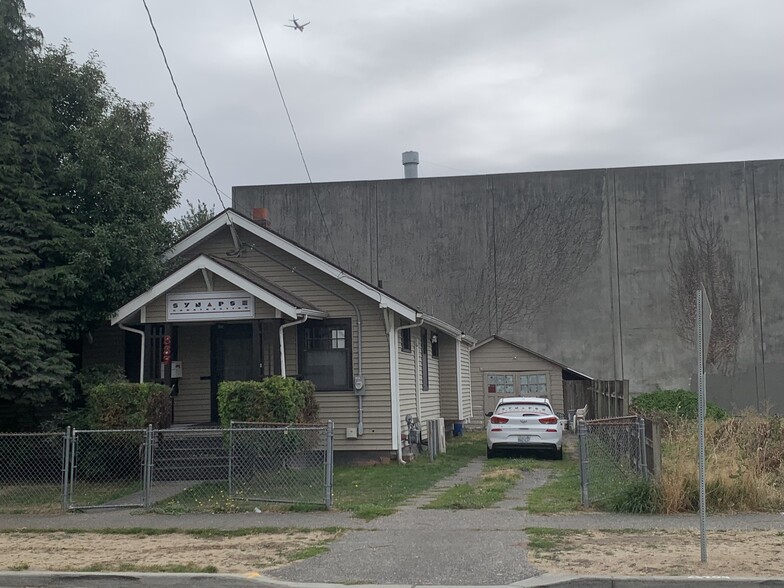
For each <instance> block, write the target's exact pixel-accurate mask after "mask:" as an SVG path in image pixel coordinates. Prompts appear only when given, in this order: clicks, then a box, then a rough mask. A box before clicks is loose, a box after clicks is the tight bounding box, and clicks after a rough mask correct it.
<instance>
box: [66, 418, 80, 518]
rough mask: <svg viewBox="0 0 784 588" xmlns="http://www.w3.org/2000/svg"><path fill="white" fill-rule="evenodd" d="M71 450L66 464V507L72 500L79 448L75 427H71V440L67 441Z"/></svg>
mask: <svg viewBox="0 0 784 588" xmlns="http://www.w3.org/2000/svg"><path fill="white" fill-rule="evenodd" d="M69 446H70V451H71V462H70V463H69V464H68V498H67V500H68V508H70V507H71V503H72V502H73V491H74V481H75V480H76V452H77V450H78V449H79V437H78V436H77V434H76V429H73V428H72V429H71V441H70V442H69Z"/></svg>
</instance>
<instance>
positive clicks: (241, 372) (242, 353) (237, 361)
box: [210, 324, 256, 423]
mask: <svg viewBox="0 0 784 588" xmlns="http://www.w3.org/2000/svg"><path fill="white" fill-rule="evenodd" d="M211 347H212V369H211V372H212V374H211V375H212V378H211V380H212V390H211V393H210V400H211V410H210V413H211V417H212V419H211V420H212V422H214V423H215V422H218V421H219V420H220V416H219V415H218V384H220V383H221V382H224V381H233V380H254V379H256V378H255V372H254V369H253V368H254V364H255V361H254V359H253V327H252V326H251V325H248V324H222V325H213V326H212V336H211Z"/></svg>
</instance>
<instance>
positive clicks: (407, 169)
mask: <svg viewBox="0 0 784 588" xmlns="http://www.w3.org/2000/svg"><path fill="white" fill-rule="evenodd" d="M418 168H419V152H418V151H403V171H404V174H405V175H404V176H403V177H405V178H417V177H419V172H418Z"/></svg>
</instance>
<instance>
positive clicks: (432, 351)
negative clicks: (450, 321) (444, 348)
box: [430, 333, 438, 359]
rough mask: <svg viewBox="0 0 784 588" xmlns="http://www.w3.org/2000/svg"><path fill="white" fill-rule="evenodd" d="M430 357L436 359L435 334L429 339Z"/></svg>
mask: <svg viewBox="0 0 784 588" xmlns="http://www.w3.org/2000/svg"><path fill="white" fill-rule="evenodd" d="M430 355H432V356H433V358H434V359H438V335H436V334H435V333H433V336H432V337H431V338H430Z"/></svg>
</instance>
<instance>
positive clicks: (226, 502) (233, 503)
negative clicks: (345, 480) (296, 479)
mask: <svg viewBox="0 0 784 588" xmlns="http://www.w3.org/2000/svg"><path fill="white" fill-rule="evenodd" d="M272 490H273V489H270V491H272ZM290 491H291V488H288V492H290ZM283 492H284V490H282V489H281V490H280V491H279V492H272V495H274V496H283V495H284V494H283ZM309 494H313V493H312V492H309ZM243 496H244V495H243V492H242V490H238V491H236V492H235V493H234V495H233V496H229V486H228V482H202V483H200V484H195V485H194V486H192V487H190V488H187V489H185V490H183V491H182V492H180V493H178V494H176V495H174V496H172V497H170V498H167V499H165V500H162V501H160V502H157V503H156V504H155V505H153V507H152V509H151V510H152V511H153V512H157V513H162V514H184V513H191V512H205V513H212V514H216V513H236V512H252V511H253V510H254V509H255V508H259V509H261V510H265V511H268V510H272V511H278V512H280V511H287V512H312V511H316V510H324V506H323V505H321V504H308V503H305V502H301V503H292V504H288V503H280V502H264V501H263V500H256V498H257V497H260V495H259V496H257V495H255V494H254V495H249V498H253V499H243ZM302 498H303V499H305V498H306V497H304V496H303V497H302Z"/></svg>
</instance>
